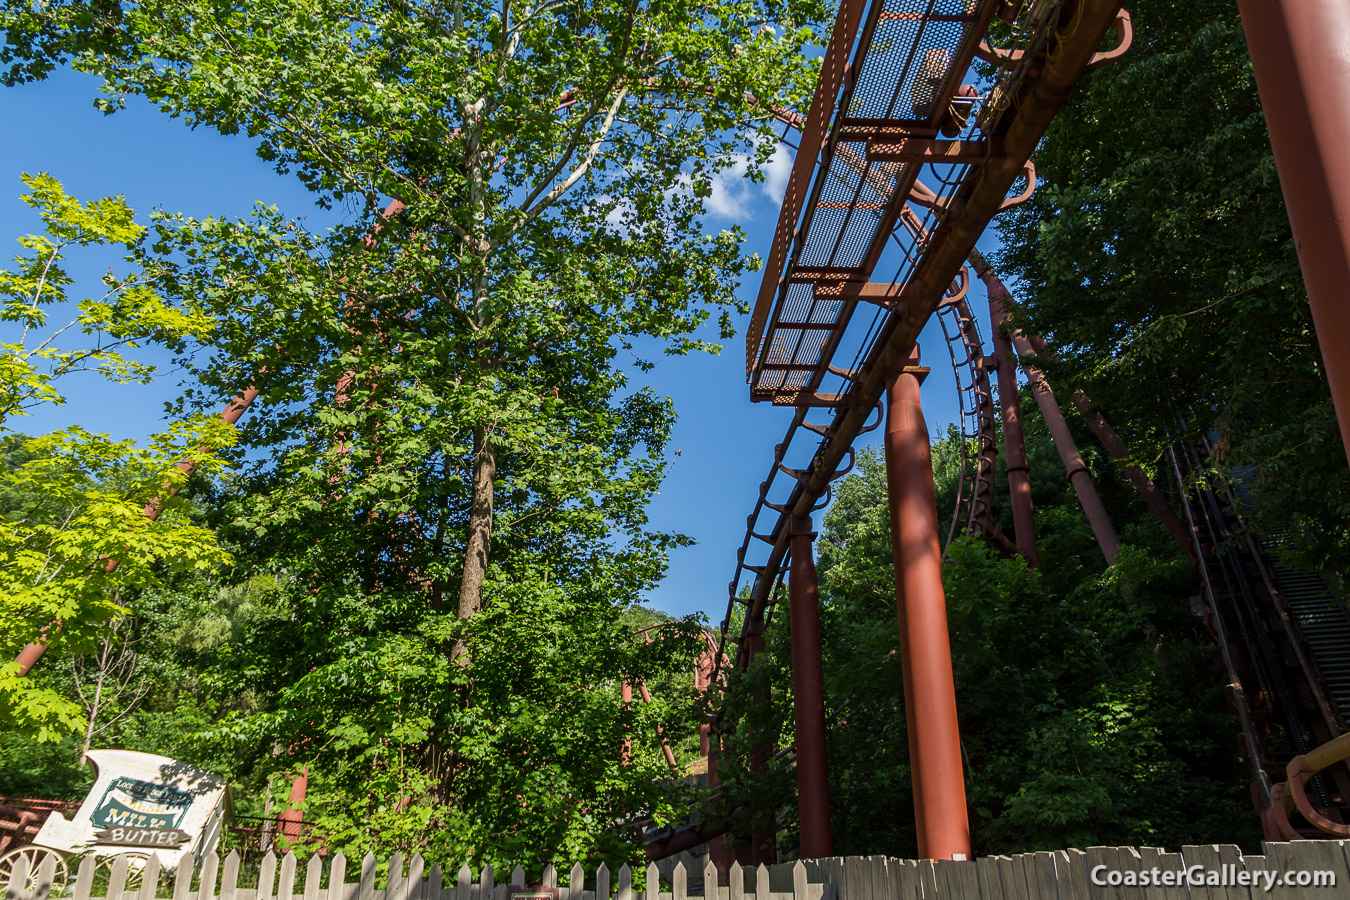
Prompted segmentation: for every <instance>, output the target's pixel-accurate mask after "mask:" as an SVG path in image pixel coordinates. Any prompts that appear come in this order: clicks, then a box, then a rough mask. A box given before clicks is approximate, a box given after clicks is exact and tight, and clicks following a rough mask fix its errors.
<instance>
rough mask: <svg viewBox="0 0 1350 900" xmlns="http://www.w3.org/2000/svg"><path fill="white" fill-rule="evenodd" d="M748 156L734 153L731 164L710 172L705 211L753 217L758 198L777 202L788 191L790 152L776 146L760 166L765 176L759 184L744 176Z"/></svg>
mask: <svg viewBox="0 0 1350 900" xmlns="http://www.w3.org/2000/svg"><path fill="white" fill-rule="evenodd" d="M749 170H750V158H749V157H748V156H737V157H736V158H735V160H734V161H733V162H732V164H731V165H730V166H728V167H727V168H725V169H723V170H721V171H720V172H718V173H717V174H716V175H714V176H713V181H712V195H711V196H710V197H708V199H707V202H706V207H707V210H708V214H709V215H711V216H715V217H717V218H722V219H730V220H732V221H736V222H744V221H750V220H752V219H754V218H755V206H756V205H757V203H758V201H761V200H767V201H768V202H769V203H770V204H772V205H774V206H778V205H780V204H781V203H782V202H783V194H784V192H785V191H787V182H788V175H789V174H790V173H791V172H792V155H791V154H790V153H789V151H788V150H787V148H785V147H779V148H778V149H777V150H775V151H774V154H773V156H771V157H769V161H768V162H767V163H765V164H764V165H763V167H762V171H763V172H764V180H763V181H762V182H760V183H758V184H756V183H755V182H753V181H751V180H750V179H749V178H747V177H746V173H747V172H749Z"/></svg>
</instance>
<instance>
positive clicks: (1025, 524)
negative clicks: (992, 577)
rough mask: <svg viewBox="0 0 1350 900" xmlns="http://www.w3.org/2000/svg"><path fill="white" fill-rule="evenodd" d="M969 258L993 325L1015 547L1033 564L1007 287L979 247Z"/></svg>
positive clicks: (1032, 519)
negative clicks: (977, 277)
mask: <svg viewBox="0 0 1350 900" xmlns="http://www.w3.org/2000/svg"><path fill="white" fill-rule="evenodd" d="M970 261H971V263H972V264H973V265H974V266H975V272H976V274H977V275H979V276H980V279H981V280H982V281H983V282H984V286H985V288H986V290H987V291H988V294H989V321H990V324H991V325H992V326H993V327H992V331H993V343H994V360H995V363H996V365H997V368H996V369H995V370H994V371H995V373H996V374H997V376H998V405H999V411H1000V414H1001V415H1002V417H1003V458H1004V466H1003V470H1004V471H1005V472H1007V473H1008V500H1009V503H1010V505H1011V506H1012V514H1013V531H1014V533H1015V535H1014V536H1015V537H1016V538H1017V549H1018V552H1020V553H1021V554H1022V555H1023V556H1025V557H1026V558H1027V561H1028V562H1029V563H1031V564H1032V565H1033V566H1039V565H1040V564H1041V558H1040V554H1039V553H1037V552H1036V510H1035V507H1034V506H1033V505H1032V502H1031V466H1029V465H1028V464H1027V445H1026V440H1025V437H1024V436H1023V432H1022V407H1021V403H1020V401H1019V399H1018V393H1017V370H1016V364H1015V360H1014V357H1013V348H1012V341H1011V340H1010V339H1009V338H1008V331H1009V327H1010V326H1009V324H1008V309H1007V306H1006V305H1005V304H1004V302H1003V301H1004V300H1005V299H1006V298H1007V297H1008V291H1007V289H1006V288H1005V287H1004V286H1003V282H1001V281H999V279H998V276H997V275H995V274H994V270H993V269H992V268H991V267H990V266H989V264H988V263H987V262H985V261H984V257H983V256H981V255H980V252H979V251H978V250H972V251H971V254H970Z"/></svg>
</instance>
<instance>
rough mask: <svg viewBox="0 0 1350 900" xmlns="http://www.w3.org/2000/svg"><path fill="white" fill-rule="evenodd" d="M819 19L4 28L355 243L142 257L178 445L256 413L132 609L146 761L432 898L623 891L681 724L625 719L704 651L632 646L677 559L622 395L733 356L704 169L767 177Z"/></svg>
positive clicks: (724, 237)
mask: <svg viewBox="0 0 1350 900" xmlns="http://www.w3.org/2000/svg"><path fill="white" fill-rule="evenodd" d="M825 15H826V13H825V8H824V4H822V3H819V2H815V0H802V2H790V3H778V2H757V0H679V2H669V3H659V4H641V3H628V2H569V0H564V2H557V3H545V4H539V5H529V6H520V7H518V6H516V5H513V4H511V3H510V2H503V3H500V4H488V3H476V2H467V3H466V2H459V0H456V2H453V3H450V4H435V3H432V4H427V3H412V4H409V3H403V2H392V3H391V2H385V0H365V2H355V3H341V4H334V3H318V4H315V3H313V2H308V0H283V2H280V3H275V2H244V3H233V2H231V3H222V2H215V0H200V2H196V0H194V2H190V3H186V4H185V3H182V2H179V0H174V2H162V0H144V2H139V3H115V4H104V3H84V2H60V3H54V4H52V3H31V4H30V3H10V4H6V5H5V7H4V12H3V13H0V27H3V29H4V32H5V42H4V46H3V48H0V60H2V61H3V63H4V64H5V65H6V66H7V68H6V69H5V73H4V77H5V79H6V80H8V81H9V82H11V83H16V82H21V81H24V80H29V79H34V78H41V77H43V76H44V75H45V74H46V73H47V72H49V71H51V69H52V68H53V67H54V66H57V65H70V66H72V67H73V68H75V69H77V70H80V71H84V72H89V73H93V74H95V75H96V76H99V77H100V78H101V79H102V83H103V85H104V95H103V97H102V98H100V100H99V101H98V102H99V103H100V104H101V105H102V106H103V108H105V109H107V110H109V111H112V110H115V109H117V108H118V107H119V106H120V105H122V103H123V102H124V98H125V97H127V96H128V95H137V96H141V97H144V98H147V99H148V100H149V101H150V102H151V103H153V104H155V105H157V106H158V107H159V108H161V109H162V110H164V111H165V112H166V113H168V114H169V115H172V116H176V117H181V118H183V119H184V120H186V121H187V122H188V123H189V124H190V125H193V126H205V127H211V128H214V129H216V130H218V131H220V132H222V133H225V134H235V133H246V134H247V135H249V136H250V137H251V138H253V139H254V141H255V144H256V146H257V148H258V152H259V154H260V155H261V156H262V157H263V158H265V159H267V160H269V161H271V162H273V163H274V164H275V165H276V167H277V169H278V171H280V172H283V173H286V172H290V173H294V175H295V176H296V177H298V178H299V179H300V181H301V182H302V183H303V184H304V185H305V186H306V187H308V188H309V189H310V190H311V191H312V192H313V196H314V198H315V200H316V202H318V203H320V204H321V205H325V206H338V205H341V206H343V207H344V208H345V209H346V211H347V218H346V220H345V221H344V222H343V224H341V225H339V226H336V227H334V228H332V229H330V230H328V231H324V232H317V231H311V230H309V229H308V228H307V226H306V225H305V224H304V223H303V221H302V220H300V219H298V218H296V216H297V212H298V211H296V210H287V211H281V210H277V209H274V208H269V207H263V206H260V207H259V208H258V210H257V211H256V213H255V215H253V216H252V217H250V218H248V219H245V220H225V219H219V218H193V217H188V216H178V215H170V214H156V216H155V217H154V219H153V222H152V240H151V241H150V242H148V243H147V244H144V245H140V246H138V247H137V248H136V251H137V255H138V258H139V259H140V260H141V261H142V262H143V264H144V265H146V266H150V265H154V266H155V267H156V268H157V271H158V272H159V273H160V277H159V278H158V281H157V286H158V287H159V289H160V290H161V291H162V292H163V293H164V294H165V295H166V296H168V297H170V298H171V299H172V300H173V301H174V302H175V303H176V304H178V305H180V306H181V307H183V308H189V309H192V310H195V311H198V312H200V313H201V314H202V315H204V316H206V317H207V318H208V320H209V321H210V323H211V325H212V329H211V332H210V333H209V335H201V336H200V337H199V339H198V340H196V341H194V342H189V343H188V344H187V345H186V346H185V348H184V352H183V353H182V355H181V357H180V361H181V363H182V365H183V366H184V368H185V370H186V371H187V372H188V373H189V375H190V376H191V380H190V382H189V383H188V384H187V385H186V392H185V395H184V397H183V400H182V402H181V405H180V408H181V410H183V411H185V412H186V411H214V410H216V409H219V408H220V406H221V405H222V404H223V403H224V402H225V401H226V400H227V399H228V398H230V397H232V396H235V395H238V394H240V393H241V392H243V391H245V389H247V388H250V387H253V388H256V389H258V390H260V392H261V394H260V397H259V399H258V400H257V401H256V402H255V403H254V408H253V409H252V410H250V412H249V414H248V416H247V418H246V419H245V420H244V424H243V426H242V428H241V429H240V433H239V444H238V449H237V450H236V451H235V454H234V456H233V461H234V462H235V463H237V464H238V469H239V471H238V473H237V474H235V475H233V476H232V477H230V478H229V479H226V480H224V481H221V482H218V483H215V484H210V485H208V484H202V485H200V489H201V490H200V492H199V493H198V499H199V504H200V506H199V511H200V515H201V517H202V518H201V521H202V522H203V523H204V524H206V525H208V526H209V527H211V528H212V529H214V531H215V533H216V534H217V536H218V537H219V539H220V540H221V541H222V543H223V544H224V545H226V546H227V547H228V548H229V549H230V551H231V552H232V554H233V557H234V566H233V567H232V568H231V569H229V570H228V571H225V572H223V573H221V575H220V577H218V578H216V579H200V578H196V579H178V580H177V581H176V582H173V583H171V584H167V585H165V586H164V587H163V588H162V589H160V590H155V591H142V592H141V594H140V595H139V596H138V597H136V598H134V602H130V598H128V606H130V608H131V609H132V610H133V611H134V613H135V615H136V616H137V618H138V620H139V624H138V625H137V626H135V627H134V628H133V627H128V628H127V629H126V632H127V633H128V634H131V633H139V631H138V629H140V630H148V631H149V632H152V634H150V635H149V636H148V637H147V641H148V642H149V644H154V645H155V648H156V649H155V651H154V652H155V653H157V654H158V656H159V658H160V659H161V660H162V665H163V667H164V672H163V675H162V677H160V678H158V679H157V685H158V686H159V690H161V691H162V692H163V696H162V697H160V698H146V699H145V700H144V701H142V703H143V704H144V705H143V706H142V711H141V714H139V715H137V714H133V715H131V716H129V717H128V718H127V720H126V721H127V722H129V723H130V722H139V723H145V728H146V729H147V731H146V732H145V733H143V734H140V735H138V736H137V737H138V739H139V740H138V742H137V746H140V747H143V748H144V749H165V750H170V751H173V752H174V753H176V754H177V755H179V756H182V757H184V758H186V759H188V760H192V761H198V762H203V763H210V764H211V765H212V766H213V767H214V768H215V769H216V770H217V771H219V772H221V774H223V775H225V776H227V777H229V778H230V779H231V780H233V781H234V782H236V784H238V785H240V786H241V788H243V789H244V790H243V791H242V794H243V795H244V796H246V797H247V796H249V795H251V796H252V797H253V798H255V799H254V810H255V811H258V812H261V811H262V809H260V808H259V807H263V808H268V809H270V810H271V811H273V812H275V810H276V808H277V807H276V805H277V804H279V803H284V802H285V798H286V795H287V791H288V787H289V783H290V780H291V778H292V777H293V776H294V775H295V774H297V773H298V772H300V771H302V770H303V771H307V772H308V776H309V795H308V797H307V800H306V807H305V819H306V822H308V823H310V824H311V825H312V826H313V829H314V832H313V833H314V834H315V835H323V838H322V840H323V842H324V844H325V846H327V847H329V848H334V847H338V846H341V847H345V848H346V849H347V850H348V852H349V853H351V852H361V851H362V850H364V849H365V848H368V847H374V846H378V847H380V848H383V849H385V850H389V849H393V848H402V849H410V848H412V847H415V846H416V847H430V848H432V853H431V855H432V856H433V857H435V858H437V859H439V860H440V861H442V862H445V863H451V864H455V865H458V864H459V863H461V862H463V861H464V860H466V859H468V860H474V861H478V862H491V863H494V864H499V865H500V864H503V863H510V864H515V863H520V862H524V863H531V862H538V861H540V860H545V859H554V858H573V859H575V858H586V857H595V856H606V857H609V858H611V859H616V858H621V857H627V856H629V855H631V853H632V848H633V847H634V846H635V844H636V841H637V838H638V836H639V833H638V831H637V830H636V829H635V828H632V827H628V826H626V825H625V826H624V827H616V823H631V822H636V821H638V820H640V819H642V818H644V817H651V816H654V817H656V818H657V819H665V818H668V817H669V816H670V815H672V814H673V812H674V811H675V810H677V809H681V808H682V807H683V802H682V799H681V796H680V795H679V793H678V792H677V791H671V790H665V789H663V788H662V787H660V786H659V785H658V784H657V778H658V776H661V775H664V774H666V770H665V768H664V766H665V764H664V762H663V761H662V759H661V755H660V753H659V749H658V745H657V742H656V738H655V733H656V729H655V726H656V724H657V723H658V722H660V723H663V724H664V725H665V727H666V729H667V730H669V731H670V732H671V733H672V734H686V733H690V732H692V731H693V725H692V722H691V720H690V719H689V717H690V716H691V715H692V714H693V708H692V704H691V702H690V699H691V698H690V697H689V696H688V695H687V692H686V695H685V696H680V694H679V692H678V691H665V692H661V691H658V692H657V694H658V697H664V698H666V699H665V700H664V701H662V702H658V703H656V704H653V705H651V706H647V705H645V704H636V705H634V706H625V705H624V704H623V703H622V702H621V699H620V684H621V682H622V681H623V680H632V681H637V680H643V681H645V682H647V683H649V684H652V685H653V686H657V685H660V684H662V683H664V682H668V681H671V682H681V681H684V682H687V681H688V672H689V671H690V669H691V667H692V658H693V654H694V653H696V652H697V651H698V649H699V647H700V642H699V639H698V635H697V630H698V629H697V626H696V625H694V624H693V623H688V622H686V623H670V624H668V625H665V626H663V627H662V628H661V630H660V632H659V635H658V639H656V640H654V641H652V642H650V643H647V642H645V641H642V640H639V639H636V638H635V637H634V635H633V627H632V624H633V623H632V621H631V619H630V617H629V614H628V612H627V611H628V609H629V608H630V607H632V606H633V604H635V603H636V602H637V600H638V598H639V597H640V596H641V594H642V592H643V591H644V590H645V589H647V588H648V587H650V586H651V585H652V584H654V583H655V581H656V579H658V578H659V577H660V575H661V574H662V572H663V570H664V567H665V554H666V550H667V549H668V548H669V547H671V546H673V545H676V544H678V543H680V542H682V541H684V540H685V538H683V537H682V536H680V535H674V534H662V533H657V532H654V531H653V530H652V529H650V528H649V527H648V526H647V520H646V513H645V506H646V503H647V501H648V500H649V498H650V497H651V496H652V494H653V493H654V491H655V490H656V488H657V486H658V485H659V483H660V479H661V476H662V474H663V472H664V469H665V466H666V451H665V442H666V438H667V436H668V434H669V431H670V427H671V424H672V422H673V416H674V413H673V410H672V409H671V407H670V404H669V402H668V401H667V400H664V399H662V398H659V397H656V396H654V395H653V394H652V393H650V392H649V391H646V390H644V389H643V388H642V387H641V386H640V384H639V383H638V382H637V381H636V380H635V378H634V376H635V375H636V374H640V373H641V372H642V371H643V370H645V369H647V368H649V362H648V360H647V359H646V358H645V354H649V353H654V352H656V353H659V352H667V353H675V354H679V353H686V352H689V351H693V350H701V349H708V348H710V347H712V346H713V345H711V344H710V343H709V342H708V340H707V338H710V337H711V338H716V337H717V336H718V335H719V334H720V335H721V336H723V337H725V336H727V335H729V333H730V318H729V316H730V313H731V312H733V311H736V310H737V309H739V306H738V304H737V302H736V300H735V299H734V297H733V289H734V287H735V285H736V283H737V281H738V279H739V276H740V275H741V274H742V273H743V272H745V271H747V270H750V269H752V268H754V267H756V266H757V263H758V261H757V260H756V259H755V258H753V257H747V256H745V255H744V254H742V252H741V250H740V242H741V239H742V237H743V235H742V234H741V233H740V232H739V231H738V230H731V231H723V232H720V233H716V234H708V233H706V229H705V226H704V224H703V222H702V216H703V205H704V200H705V199H706V198H707V197H708V196H709V194H710V192H711V185H712V183H713V180H714V178H715V177H716V176H717V174H718V173H719V172H720V171H722V170H724V169H727V168H731V167H742V166H744V167H747V168H748V170H749V171H750V173H751V177H755V178H760V177H762V171H761V165H762V163H763V162H764V161H765V160H767V159H768V156H769V154H770V153H771V152H773V150H774V146H775V142H774V139H773V136H772V131H771V129H770V128H769V127H768V123H769V122H770V121H771V112H770V106H771V105H783V106H787V107H789V108H792V107H799V106H800V105H801V101H802V99H803V97H805V96H809V91H810V88H811V87H812V85H813V83H814V65H813V64H812V63H811V62H809V61H808V60H807V59H806V56H805V54H804V52H803V50H804V47H805V46H806V44H807V43H808V42H810V41H812V40H814V39H815V30H814V27H815V23H817V22H819V21H821V20H823V19H824V17H825ZM707 326H711V327H710V328H709V327H707ZM709 332H711V333H709ZM151 652H152V651H151V648H150V646H148V645H147V646H145V647H144V648H143V654H142V655H143V658H144V657H146V656H147V655H148V654H150V653H151ZM189 709H191V710H194V712H191V713H189V712H188V711H187V710H189ZM155 715H159V716H160V717H161V718H160V721H159V723H158V724H154V725H152V724H149V723H151V722H152V720H154V718H155ZM128 727H131V726H130V725H128ZM625 737H628V738H630V739H631V741H632V753H631V758H630V759H628V760H627V764H625V761H624V760H623V758H622V754H621V753H620V752H619V750H620V748H621V747H622V746H623V742H624V739H625ZM316 840H318V838H316Z"/></svg>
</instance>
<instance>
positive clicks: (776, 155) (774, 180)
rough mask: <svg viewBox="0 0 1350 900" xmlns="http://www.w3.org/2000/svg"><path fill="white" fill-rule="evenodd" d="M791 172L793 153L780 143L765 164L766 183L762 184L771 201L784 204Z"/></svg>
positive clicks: (766, 195) (765, 194) (762, 188)
mask: <svg viewBox="0 0 1350 900" xmlns="http://www.w3.org/2000/svg"><path fill="white" fill-rule="evenodd" d="M791 174H792V154H790V153H789V152H788V149H787V148H786V147H784V146H781V145H780V146H779V147H778V149H776V150H774V152H773V156H771V157H769V161H768V163H767V164H766V165H765V166H764V184H763V185H761V186H760V187H761V190H763V191H764V196H765V197H766V198H767V199H768V200H769V201H770V202H772V203H774V204H777V205H782V203H783V194H785V193H787V183H788V176H789V175H791Z"/></svg>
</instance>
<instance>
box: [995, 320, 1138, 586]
mask: <svg viewBox="0 0 1350 900" xmlns="http://www.w3.org/2000/svg"><path fill="white" fill-rule="evenodd" d="M1011 337H1012V341H1013V346H1014V347H1016V348H1017V352H1018V354H1019V355H1021V356H1024V357H1025V356H1031V355H1032V354H1033V351H1032V347H1031V344H1030V342H1028V341H1027V339H1026V338H1025V337H1023V336H1022V333H1021V332H1020V331H1015V332H1013V334H1012V335H1011ZM1022 370H1023V371H1024V372H1026V373H1027V382H1028V383H1029V384H1030V385H1031V387H1032V391H1033V393H1034V394H1035V395H1036V405H1037V406H1039V407H1040V408H1041V417H1042V418H1044V419H1045V427H1046V428H1047V429H1049V431H1050V437H1051V439H1053V440H1054V442H1055V449H1056V450H1058V451H1059V458H1060V459H1061V460H1062V461H1063V462H1064V471H1065V472H1066V473H1068V476H1069V483H1070V484H1072V485H1073V492H1074V493H1075V494H1077V495H1078V505H1079V506H1081V507H1082V508H1083V513H1084V515H1086V516H1087V520H1088V524H1089V525H1091V526H1092V534H1093V535H1094V536H1095V537H1096V538H1097V546H1098V547H1100V548H1101V550H1102V556H1105V557H1106V564H1107V565H1108V566H1113V565H1115V564H1116V557H1117V556H1119V555H1120V537H1119V536H1118V535H1117V534H1116V527H1115V526H1114V525H1112V524H1111V517H1110V516H1109V515H1108V514H1107V512H1106V506H1105V505H1104V504H1103V503H1102V498H1101V495H1100V494H1098V493H1097V485H1095V484H1093V482H1092V473H1091V472H1089V471H1088V468H1087V463H1085V462H1083V454H1081V453H1079V452H1078V444H1077V443H1075V442H1074V439H1073V435H1071V434H1070V433H1069V423H1068V422H1066V421H1064V413H1063V412H1061V411H1060V408H1059V403H1058V402H1057V401H1056V400H1055V392H1054V391H1052V390H1051V389H1050V384H1049V383H1048V382H1047V381H1046V380H1045V376H1044V375H1042V374H1041V370H1040V369H1038V368H1036V367H1035V366H1029V365H1027V364H1026V362H1023V363H1022Z"/></svg>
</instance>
